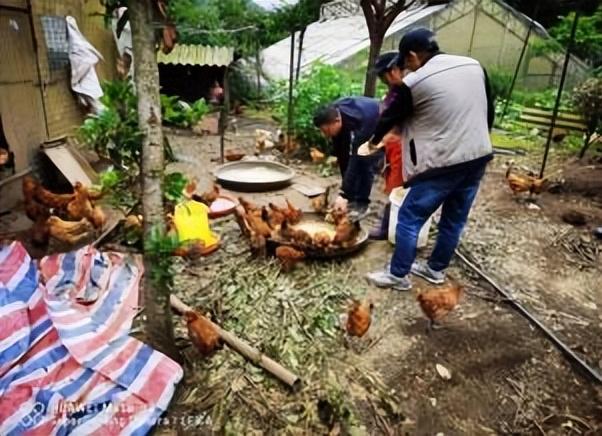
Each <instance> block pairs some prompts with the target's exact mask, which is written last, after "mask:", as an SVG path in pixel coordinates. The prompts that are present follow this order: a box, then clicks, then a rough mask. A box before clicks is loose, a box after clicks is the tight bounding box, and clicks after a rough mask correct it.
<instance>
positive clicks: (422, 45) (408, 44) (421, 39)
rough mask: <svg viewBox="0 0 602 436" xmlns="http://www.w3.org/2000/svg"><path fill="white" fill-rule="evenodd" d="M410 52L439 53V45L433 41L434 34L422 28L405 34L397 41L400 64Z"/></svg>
mask: <svg viewBox="0 0 602 436" xmlns="http://www.w3.org/2000/svg"><path fill="white" fill-rule="evenodd" d="M411 51H413V52H421V51H427V52H431V53H434V52H436V51H439V44H437V41H436V40H435V34H434V33H433V32H431V31H430V30H429V29H426V28H424V27H420V28H418V29H413V30H410V31H409V32H407V33H406V34H405V35H403V38H401V41H399V59H400V61H401V63H404V60H405V57H406V56H407V55H408V54H409V53H410V52H411Z"/></svg>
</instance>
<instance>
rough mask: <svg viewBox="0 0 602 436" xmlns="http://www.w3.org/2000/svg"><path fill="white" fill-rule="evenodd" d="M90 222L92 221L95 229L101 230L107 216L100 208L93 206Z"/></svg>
mask: <svg viewBox="0 0 602 436" xmlns="http://www.w3.org/2000/svg"><path fill="white" fill-rule="evenodd" d="M90 221H92V225H93V226H94V228H96V229H102V228H103V227H104V225H105V223H106V222H107V216H106V215H105V213H104V211H103V210H102V208H101V207H100V206H94V209H92V216H91V217H90Z"/></svg>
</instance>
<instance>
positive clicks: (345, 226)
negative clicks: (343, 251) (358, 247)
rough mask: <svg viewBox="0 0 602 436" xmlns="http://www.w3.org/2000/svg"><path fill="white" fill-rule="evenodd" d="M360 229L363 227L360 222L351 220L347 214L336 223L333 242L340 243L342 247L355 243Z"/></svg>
mask: <svg viewBox="0 0 602 436" xmlns="http://www.w3.org/2000/svg"><path fill="white" fill-rule="evenodd" d="M360 230H361V227H360V223H359V222H357V221H355V222H350V221H349V219H348V218H347V217H346V216H345V217H344V218H343V219H341V220H339V222H338V224H337V225H336V228H335V232H336V234H335V235H334V238H333V240H332V243H333V244H334V245H340V246H341V247H350V246H352V245H353V244H355V241H356V240H357V236H358V235H359V233H360Z"/></svg>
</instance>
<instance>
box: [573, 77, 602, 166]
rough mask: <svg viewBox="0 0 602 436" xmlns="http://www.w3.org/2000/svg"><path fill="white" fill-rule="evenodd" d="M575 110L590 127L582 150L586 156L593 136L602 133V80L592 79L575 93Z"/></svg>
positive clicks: (598, 78) (576, 89)
mask: <svg viewBox="0 0 602 436" xmlns="http://www.w3.org/2000/svg"><path fill="white" fill-rule="evenodd" d="M573 102H574V104H575V108H576V109H577V110H578V111H579V112H580V113H581V115H582V116H583V118H584V119H585V121H586V123H587V127H588V132H587V137H586V139H585V143H584V145H583V148H582V150H581V156H580V157H583V156H584V155H585V152H586V151H587V148H588V146H589V140H590V138H591V136H592V135H593V134H594V133H596V132H598V133H602V78H600V77H592V78H590V79H588V80H586V81H585V82H583V83H582V84H581V85H579V86H578V87H577V88H575V90H574V91H573Z"/></svg>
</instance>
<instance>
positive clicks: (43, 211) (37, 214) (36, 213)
mask: <svg viewBox="0 0 602 436" xmlns="http://www.w3.org/2000/svg"><path fill="white" fill-rule="evenodd" d="M25 214H26V215H27V218H29V219H30V220H32V221H33V222H37V221H40V220H42V221H46V219H47V218H48V217H49V216H50V210H49V209H48V208H47V207H46V206H42V205H41V204H40V203H38V202H37V201H36V200H34V199H33V198H25Z"/></svg>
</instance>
